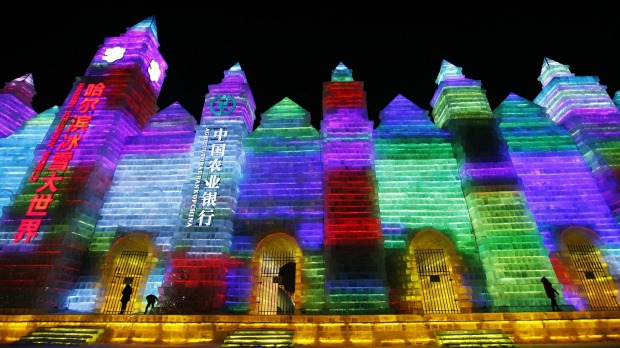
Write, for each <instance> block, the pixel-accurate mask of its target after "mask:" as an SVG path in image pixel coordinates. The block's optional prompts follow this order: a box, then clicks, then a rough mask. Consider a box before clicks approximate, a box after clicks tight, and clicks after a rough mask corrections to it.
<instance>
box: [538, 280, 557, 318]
mask: <svg viewBox="0 0 620 348" xmlns="http://www.w3.org/2000/svg"><path fill="white" fill-rule="evenodd" d="M540 282H541V283H543V286H544V287H545V293H546V294H547V297H549V299H550V300H551V310H552V311H554V312H555V311H560V312H561V311H562V310H561V309H560V307H559V306H558V302H557V301H556V300H555V295H556V294H558V295H559V294H560V293H559V292H558V291H557V290H556V289H554V288H553V286H552V285H551V282H550V281H549V279H547V277H542V278H540Z"/></svg>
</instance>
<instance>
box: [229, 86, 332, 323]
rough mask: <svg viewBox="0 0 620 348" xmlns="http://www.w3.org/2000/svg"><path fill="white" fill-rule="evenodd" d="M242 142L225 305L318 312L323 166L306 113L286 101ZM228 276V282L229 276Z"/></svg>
mask: <svg viewBox="0 0 620 348" xmlns="http://www.w3.org/2000/svg"><path fill="white" fill-rule="evenodd" d="M260 120H261V121H260V125H259V126H258V127H257V128H256V129H255V130H254V132H253V133H252V134H251V135H249V136H248V137H247V139H246V141H245V142H244V149H245V150H246V159H247V160H246V163H245V171H244V175H243V179H242V182H241V185H240V190H241V193H240V196H239V207H238V209H237V214H236V216H235V225H234V226H235V237H234V243H233V255H234V257H235V260H237V261H238V262H240V267H238V268H235V269H233V270H231V273H232V274H231V276H230V277H229V296H228V298H229V300H230V301H231V302H230V305H231V307H234V309H235V310H242V309H245V310H246V311H248V312H249V313H250V314H261V315H267V314H299V313H302V312H303V313H307V314H312V313H317V312H318V313H320V311H321V310H322V309H323V305H324V300H323V298H324V286H325V278H324V271H325V265H324V262H323V252H322V251H323V250H322V244H323V186H322V185H323V181H322V179H323V172H322V170H323V166H322V158H321V147H322V142H321V138H320V135H319V132H318V131H317V130H316V129H315V128H314V127H313V126H312V124H311V123H310V113H309V112H308V111H306V110H304V109H303V108H302V107H300V106H299V105H297V104H296V103H295V102H293V101H292V100H291V99H289V98H284V99H282V100H281V101H280V102H279V103H277V104H276V105H274V106H273V107H271V108H270V109H269V110H267V111H266V112H264V113H263V114H262V115H261V119H260ZM233 275H234V276H233Z"/></svg>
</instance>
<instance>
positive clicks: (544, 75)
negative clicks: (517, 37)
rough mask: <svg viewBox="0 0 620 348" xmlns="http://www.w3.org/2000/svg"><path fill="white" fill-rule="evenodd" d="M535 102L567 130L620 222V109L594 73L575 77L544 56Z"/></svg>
mask: <svg viewBox="0 0 620 348" xmlns="http://www.w3.org/2000/svg"><path fill="white" fill-rule="evenodd" d="M538 81H540V83H541V84H542V91H541V92H540V93H539V94H538V96H536V98H535V99H534V103H536V104H538V105H540V106H542V107H544V108H545V110H546V112H547V114H549V117H550V118H551V119H552V120H553V122H555V123H557V124H559V125H562V126H564V127H566V129H568V131H569V132H570V134H571V136H572V137H573V140H574V141H575V143H576V144H577V148H578V149H579V151H580V152H581V155H582V156H583V158H584V159H585V160H586V162H587V163H588V165H589V166H590V171H591V172H592V175H593V176H594V178H595V179H596V183H597V185H598V186H599V190H600V191H601V192H602V193H603V195H604V197H605V200H606V201H607V204H608V205H609V207H610V209H611V211H612V212H613V214H614V216H615V217H616V220H618V221H619V222H620V188H619V185H618V184H619V183H620V170H619V169H618V167H619V166H620V154H618V151H616V149H617V148H618V145H617V143H618V142H619V141H620V111H619V110H618V108H617V106H616V105H615V104H614V101H613V100H612V99H611V98H610V97H609V95H608V94H607V92H606V91H605V89H606V88H607V87H606V86H603V85H601V84H600V83H599V79H598V77H595V76H575V74H573V73H571V71H570V70H569V66H568V65H563V64H560V63H558V62H556V61H554V60H552V59H549V58H545V59H544V61H543V66H542V69H541V72H540V76H539V77H538Z"/></svg>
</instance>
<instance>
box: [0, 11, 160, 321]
mask: <svg viewBox="0 0 620 348" xmlns="http://www.w3.org/2000/svg"><path fill="white" fill-rule="evenodd" d="M158 47H159V43H158V41H157V29H156V25H155V19H154V18H148V19H146V20H144V21H142V22H141V23H138V24H137V25H135V26H133V27H130V28H128V29H127V32H126V33H125V34H123V35H121V36H119V37H113V38H107V39H105V40H104V43H103V44H102V45H101V46H99V49H98V51H97V53H96V54H95V57H94V58H93V60H92V62H91V64H90V66H89V67H88V69H87V70H86V74H85V75H84V76H81V77H80V78H78V79H77V81H76V82H75V84H74V86H73V88H72V90H71V92H70V93H69V96H68V97H67V99H66V101H65V103H64V104H63V105H62V107H61V108H60V109H59V112H58V114H57V116H56V120H55V121H54V124H53V125H52V127H51V128H50V131H49V132H48V134H47V135H46V138H45V140H44V142H43V147H42V151H40V152H38V153H37V156H36V158H35V160H34V162H33V165H32V166H31V171H30V174H29V175H28V177H27V179H26V180H25V181H24V184H23V185H22V187H21V188H20V189H19V193H17V198H16V199H15V200H14V201H13V204H12V205H11V206H10V207H7V208H5V211H4V213H3V215H2V222H1V225H0V238H1V239H3V240H6V239H8V238H11V237H12V238H13V242H12V243H7V244H3V245H2V246H1V248H2V249H0V262H1V265H2V267H3V268H6V269H10V270H11V272H9V273H8V274H7V273H4V279H5V281H3V282H1V283H0V287H1V288H0V294H2V295H1V296H2V298H1V299H0V307H6V306H10V307H13V308H15V307H23V308H33V307H36V308H43V309H45V308H53V307H58V306H63V305H64V300H63V299H66V297H67V295H68V293H69V291H70V290H71V289H72V288H73V284H74V282H75V280H76V277H77V275H78V271H79V270H80V268H81V267H82V256H83V255H84V252H85V250H86V249H87V248H88V247H89V243H90V240H91V238H92V234H93V231H94V226H95V224H96V221H97V218H98V214H99V211H100V209H101V207H102V206H103V202H104V197H105V194H106V193H107V191H108V189H109V186H110V183H111V181H112V177H113V175H114V171H115V169H116V165H117V163H118V160H119V158H120V155H121V151H122V145H123V143H124V142H125V140H126V139H127V137H128V136H132V135H136V134H138V133H139V131H140V129H141V128H142V127H143V126H144V125H145V124H146V122H147V120H148V118H149V117H150V116H152V115H154V114H155V113H156V111H157V105H156V100H157V96H158V94H159V91H160V89H161V85H162V82H163V78H164V72H165V70H166V68H167V65H166V63H165V62H164V60H163V58H162V57H161V55H160V54H159V52H158Z"/></svg>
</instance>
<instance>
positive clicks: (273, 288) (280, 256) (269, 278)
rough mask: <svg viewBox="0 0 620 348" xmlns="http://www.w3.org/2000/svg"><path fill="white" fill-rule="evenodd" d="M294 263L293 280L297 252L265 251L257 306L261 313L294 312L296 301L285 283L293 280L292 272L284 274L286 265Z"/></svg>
mask: <svg viewBox="0 0 620 348" xmlns="http://www.w3.org/2000/svg"><path fill="white" fill-rule="evenodd" d="M290 264H292V265H293V274H292V277H293V278H292V281H293V284H294V282H295V272H294V267H295V266H294V265H295V253H294V252H293V251H292V250H287V251H267V252H264V253H263V257H262V263H261V273H260V280H259V282H258V284H257V285H258V287H257V295H256V299H257V308H258V314H259V315H274V314H293V312H294V310H295V303H294V302H293V292H294V289H292V290H293V292H291V291H287V289H286V288H285V286H284V285H285V284H287V283H288V282H289V281H291V279H289V278H290V276H291V275H290V274H283V273H282V270H283V268H284V267H285V266H286V265H290Z"/></svg>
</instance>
